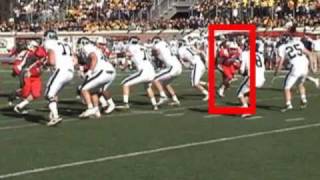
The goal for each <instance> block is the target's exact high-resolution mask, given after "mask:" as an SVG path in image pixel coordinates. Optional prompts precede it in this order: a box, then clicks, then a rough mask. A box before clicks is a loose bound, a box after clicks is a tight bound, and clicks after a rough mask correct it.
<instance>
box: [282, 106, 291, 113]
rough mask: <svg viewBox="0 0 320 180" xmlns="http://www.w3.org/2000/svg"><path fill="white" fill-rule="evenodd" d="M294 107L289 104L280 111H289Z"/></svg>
mask: <svg viewBox="0 0 320 180" xmlns="http://www.w3.org/2000/svg"><path fill="white" fill-rule="evenodd" d="M292 109H293V107H292V105H287V106H286V107H285V108H283V109H281V110H280V111H281V112H287V111H290V110H292Z"/></svg>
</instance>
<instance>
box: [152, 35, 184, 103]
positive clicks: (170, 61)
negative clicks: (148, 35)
mask: <svg viewBox="0 0 320 180" xmlns="http://www.w3.org/2000/svg"><path fill="white" fill-rule="evenodd" d="M152 43H153V54H154V55H155V57H156V58H157V59H158V60H160V61H162V62H163V63H164V64H165V68H164V69H162V70H161V71H160V72H158V73H157V74H156V77H155V79H154V81H153V82H154V84H155V86H156V87H157V89H158V90H159V93H160V99H159V102H158V105H161V104H163V103H165V102H167V101H168V97H167V95H166V93H165V91H164V87H165V89H166V90H168V92H169V93H170V95H171V97H172V101H173V102H172V103H171V105H180V101H179V100H178V97H177V96H176V93H175V90H174V89H173V87H172V86H171V82H172V81H173V80H174V79H175V78H176V77H178V76H179V75H180V74H181V73H182V65H181V63H180V62H179V60H178V59H177V57H176V56H175V55H173V54H172V52H171V51H170V46H169V45H168V43H166V42H165V41H163V40H161V38H160V37H154V38H153V40H152ZM163 86H164V87H163Z"/></svg>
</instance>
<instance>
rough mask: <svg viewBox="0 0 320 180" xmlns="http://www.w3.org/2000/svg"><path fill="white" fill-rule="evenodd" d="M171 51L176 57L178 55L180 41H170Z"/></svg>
mask: <svg viewBox="0 0 320 180" xmlns="http://www.w3.org/2000/svg"><path fill="white" fill-rule="evenodd" d="M169 44H170V50H171V53H172V54H173V55H175V56H177V55H178V41H177V40H172V41H170V43H169Z"/></svg>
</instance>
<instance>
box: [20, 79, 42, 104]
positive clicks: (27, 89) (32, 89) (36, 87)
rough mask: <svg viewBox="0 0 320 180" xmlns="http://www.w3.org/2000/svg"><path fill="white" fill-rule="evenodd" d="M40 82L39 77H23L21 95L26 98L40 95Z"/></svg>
mask: <svg viewBox="0 0 320 180" xmlns="http://www.w3.org/2000/svg"><path fill="white" fill-rule="evenodd" d="M41 91H42V82H41V78H40V77H28V78H24V86H23V87H22V92H21V97H22V98H28V97H29V96H30V95H32V97H33V99H37V98H39V97H41Z"/></svg>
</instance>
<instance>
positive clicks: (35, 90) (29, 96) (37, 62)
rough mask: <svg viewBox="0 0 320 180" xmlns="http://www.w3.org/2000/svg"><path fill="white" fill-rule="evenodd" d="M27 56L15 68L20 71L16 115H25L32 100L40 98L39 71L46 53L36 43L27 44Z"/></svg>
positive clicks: (40, 83)
mask: <svg viewBox="0 0 320 180" xmlns="http://www.w3.org/2000/svg"><path fill="white" fill-rule="evenodd" d="M27 48H28V54H27V57H26V59H25V61H24V62H22V63H20V64H19V65H18V66H17V67H15V66H14V67H15V69H16V71H19V70H20V73H19V76H20V78H21V81H22V82H23V83H22V89H21V98H22V101H21V102H20V103H19V104H17V105H16V106H15V107H14V111H15V112H16V113H18V114H27V113H28V111H26V110H24V108H25V107H26V106H27V105H28V104H29V103H30V102H31V101H33V100H35V99H37V98H39V97H40V96H41V90H42V81H41V69H42V65H43V61H44V59H45V57H46V52H45V50H44V49H43V48H42V47H39V44H38V43H37V42H36V41H30V42H29V43H28V46H27Z"/></svg>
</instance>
